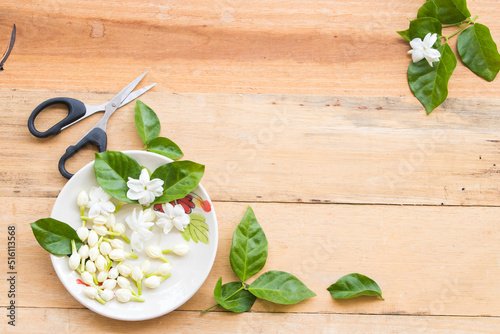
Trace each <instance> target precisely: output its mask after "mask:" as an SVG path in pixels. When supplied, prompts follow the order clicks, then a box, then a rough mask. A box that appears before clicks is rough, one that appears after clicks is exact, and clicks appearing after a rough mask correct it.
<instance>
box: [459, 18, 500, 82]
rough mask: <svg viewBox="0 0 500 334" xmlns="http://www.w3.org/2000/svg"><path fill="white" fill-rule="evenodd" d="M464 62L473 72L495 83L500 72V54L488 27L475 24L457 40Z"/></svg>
mask: <svg viewBox="0 0 500 334" xmlns="http://www.w3.org/2000/svg"><path fill="white" fill-rule="evenodd" d="M457 49H458V53H459V54H460V57H461V58H462V61H463V62H464V64H465V66H467V67H468V68H469V69H470V70H471V71H472V72H474V73H475V74H477V75H478V76H480V77H481V78H484V79H486V80H488V81H493V80H494V79H495V77H496V76H497V74H498V71H499V70H500V54H499V53H498V50H497V45H496V43H495V41H493V38H492V37H491V33H490V29H488V27H487V26H485V25H482V24H479V23H475V24H474V25H473V26H471V27H469V28H467V29H465V30H464V31H463V32H462V33H461V34H460V35H459V36H458V40H457Z"/></svg>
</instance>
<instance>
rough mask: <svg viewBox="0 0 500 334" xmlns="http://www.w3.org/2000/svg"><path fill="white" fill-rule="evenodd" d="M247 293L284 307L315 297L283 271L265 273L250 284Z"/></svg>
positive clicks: (299, 282)
mask: <svg viewBox="0 0 500 334" xmlns="http://www.w3.org/2000/svg"><path fill="white" fill-rule="evenodd" d="M248 291H250V292H251V293H252V294H253V295H254V296H256V297H257V298H261V299H265V300H267V301H270V302H273V303H276V304H286V305H288V304H296V303H298V302H301V301H303V300H304V299H307V298H311V297H314V296H316V294H315V293H314V292H312V291H311V290H309V288H308V287H307V286H306V285H305V284H304V283H302V282H301V281H300V280H299V279H298V278H297V277H295V276H293V275H292V274H289V273H287V272H284V271H268V272H265V273H264V274H262V275H261V276H259V278H257V279H256V280H255V281H254V282H253V283H252V284H250V286H249V287H248Z"/></svg>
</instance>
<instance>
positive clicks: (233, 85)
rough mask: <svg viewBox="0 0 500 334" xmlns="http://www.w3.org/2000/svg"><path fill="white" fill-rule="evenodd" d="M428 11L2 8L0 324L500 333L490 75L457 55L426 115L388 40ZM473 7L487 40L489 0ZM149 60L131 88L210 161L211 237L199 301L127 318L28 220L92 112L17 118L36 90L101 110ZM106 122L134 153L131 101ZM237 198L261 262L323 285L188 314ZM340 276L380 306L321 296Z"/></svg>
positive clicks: (307, 6) (52, 192)
mask: <svg viewBox="0 0 500 334" xmlns="http://www.w3.org/2000/svg"><path fill="white" fill-rule="evenodd" d="M422 3H423V0H397V1H378V0H365V1H347V0H316V1H306V0H288V1H280V0H268V1H259V0H248V1H237V0H214V1H201V0H185V1H167V0H163V1H162V0H147V1H143V0H120V1H117V0H110V1H95V0H94V1H89V0H82V1H78V2H75V1H69V0H47V1H43V2H42V1H34V0H24V1H19V0H3V1H2V3H1V4H0V49H2V48H4V47H6V46H7V44H8V39H9V37H10V32H11V27H12V24H13V23H15V24H16V25H17V41H16V44H15V47H14V50H13V52H12V54H11V56H10V58H9V59H8V60H7V62H6V64H5V70H4V71H3V72H0V116H1V119H2V121H1V123H0V161H1V169H0V182H1V191H0V196H1V202H2V203H3V206H2V210H0V217H1V219H0V226H1V228H0V246H1V248H2V250H3V251H2V254H3V255H2V257H1V259H2V260H1V261H2V266H1V267H2V268H3V269H2V270H1V271H0V272H1V273H2V277H3V278H2V280H1V283H0V306H1V308H2V309H3V310H4V311H3V312H2V317H1V319H2V320H1V322H0V332H2V333H118V332H119V333H127V332H141V333H163V332H173V333H226V332H227V333H500V289H499V287H498V277H499V276H500V196H499V195H500V191H499V189H500V188H499V187H500V177H499V175H500V174H499V173H500V131H499V126H500V96H499V95H498V93H499V92H500V80H499V79H497V80H496V81H494V82H492V83H488V82H486V81H484V80H482V79H480V78H478V77H476V76H475V75H474V74H472V73H471V72H470V71H469V70H468V69H467V68H466V67H465V66H464V65H463V64H462V63H460V62H459V63H458V66H457V68H456V70H455V73H454V74H453V77H452V79H451V81H450V85H449V90H450V93H449V98H448V100H447V101H446V103H445V104H444V105H443V106H442V107H440V108H438V109H436V110H435V111H434V112H433V113H432V114H431V115H430V116H426V114H425V111H424V109H423V108H422V107H421V105H420V104H419V102H418V101H417V100H416V99H415V98H414V97H413V96H412V94H411V92H410V90H409V88H408V85H407V82H406V69H407V67H408V64H409V61H410V58H409V56H408V55H407V54H406V52H407V51H408V49H409V46H408V44H407V43H406V42H404V41H403V40H402V39H401V38H400V37H399V36H398V35H397V34H396V32H395V31H396V30H403V29H406V27H407V24H408V21H407V18H410V19H413V18H415V17H416V11H417V9H418V8H419V7H420V5H421V4H422ZM468 5H469V8H470V11H471V13H472V14H473V15H475V14H479V19H478V22H481V23H483V24H485V25H487V26H489V28H490V29H491V33H492V35H493V37H494V39H496V40H497V41H500V21H499V20H498V18H499V17H500V3H499V2H498V1H497V0H469V1H468ZM452 44H453V48H454V49H455V47H454V42H452ZM144 71H148V72H149V74H148V75H147V76H146V78H145V80H144V82H143V85H146V84H149V83H153V82H156V83H157V85H156V86H155V87H154V89H153V90H152V91H151V92H148V93H147V94H145V95H144V96H142V97H141V100H142V101H144V102H145V103H146V104H148V105H149V106H151V107H152V108H153V109H154V110H155V111H156V112H157V113H158V115H159V118H160V120H161V121H162V132H161V135H162V136H165V137H169V138H171V139H172V140H174V141H175V142H177V143H178V144H179V146H180V147H181V148H182V149H183V151H184V153H185V158H186V159H190V160H194V161H197V162H201V163H204V164H205V165H206V174H205V176H204V179H203V181H202V183H203V185H204V186H205V188H206V189H207V191H208V193H209V194H210V196H211V198H212V200H213V201H214V207H215V208H216V212H217V215H218V223H219V232H220V234H219V248H218V253H217V258H216V261H215V264H214V266H213V268H212V271H211V273H210V275H209V277H208V279H207V280H206V282H205V284H204V285H203V286H202V287H201V289H200V290H199V291H198V292H197V293H196V294H195V295H194V297H193V298H191V299H190V300H189V301H188V302H187V303H186V304H184V305H183V306H182V307H180V308H179V309H178V310H176V311H174V312H172V313H170V314H167V315H165V316H162V317H160V318H157V319H153V320H149V321H143V322H136V323H129V322H120V321H115V320H110V319H107V318H104V317H102V316H99V315H96V314H94V313H93V312H92V311H89V310H87V309H86V308H84V307H82V305H81V304H80V303H79V302H77V301H76V300H75V299H74V298H73V297H71V295H70V294H69V293H68V292H67V291H66V290H65V288H64V287H63V286H62V285H61V283H60V282H59V280H58V278H57V276H56V274H55V272H54V269H53V267H52V265H51V262H50V258H49V255H48V253H46V252H45V251H44V250H43V249H42V248H41V247H40V246H39V245H38V244H37V242H36V240H35V239H34V237H33V234H32V232H31V229H30V227H29V223H31V222H33V221H35V220H37V219H39V218H44V217H48V216H49V215H50V212H51V209H52V206H53V204H54V201H55V198H56V197H57V195H58V193H59V191H60V190H61V188H62V187H63V186H64V184H65V183H66V179H64V178H63V177H62V176H61V175H60V174H59V173H58V170H57V161H58V160H59V157H60V156H61V155H62V154H63V153H64V151H65V150H66V147H67V146H68V145H70V144H73V143H75V142H76V141H77V140H78V139H79V138H80V137H81V136H82V135H83V134H84V133H85V132H86V131H87V129H88V128H90V127H91V126H92V125H93V124H94V122H95V121H96V119H98V117H99V116H95V117H91V118H89V119H86V120H85V121H82V122H80V123H79V124H78V125H75V126H74V127H72V129H70V130H67V131H64V132H62V133H61V134H60V135H58V136H56V137H53V138H49V139H45V140H40V139H37V138H35V137H33V136H32V135H31V134H30V133H29V132H28V129H27V126H26V122H27V118H28V116H29V114H30V113H31V111H32V110H33V108H34V107H35V106H36V105H38V104H39V103H40V102H41V101H43V100H45V99H48V98H51V97H55V96H69V97H74V98H78V99H81V100H82V101H85V102H86V103H89V104H100V103H102V102H104V101H107V99H109V98H111V97H112V96H114V94H116V92H117V91H119V90H121V88H122V87H123V86H124V85H125V84H127V83H128V82H130V81H131V80H132V79H133V78H135V77H136V76H138V75H139V74H141V73H143V72H144ZM141 86H142V85H141ZM61 115H62V114H61V113H60V112H59V111H57V110H53V112H51V113H50V114H49V115H47V116H45V118H44V120H42V122H41V123H40V124H42V123H43V122H46V124H50V122H53V121H55V120H56V118H57V117H61ZM42 125H43V124H42ZM42 127H43V126H42ZM107 132H108V136H109V142H108V149H109V150H134V149H140V148H141V142H140V138H139V136H138V135H137V132H136V130H135V125H134V121H133V104H130V105H127V106H125V107H123V108H121V109H120V111H119V112H117V113H116V114H114V115H113V117H112V118H111V119H110V122H109V124H108V131H107ZM93 152H94V151H93V150H92V149H91V148H89V149H86V150H84V151H82V152H80V153H79V154H78V155H77V156H76V157H75V158H74V159H73V160H71V161H70V163H69V170H70V171H72V172H75V171H77V170H78V169H79V168H80V167H82V166H84V165H85V164H86V163H88V162H89V161H90V160H91V159H92V157H93ZM248 205H251V206H252V207H253V209H254V211H255V213H256V215H257V218H258V219H259V222H260V223H261V225H262V226H263V228H264V230H265V232H266V235H267V238H268V240H269V254H270V255H269V258H268V261H267V264H266V267H265V268H264V270H271V269H275V270H284V271H288V272H291V273H293V274H294V275H296V276H297V277H299V278H300V279H301V280H302V281H303V282H304V283H305V284H306V285H307V286H308V287H310V288H311V289H312V290H313V291H315V292H316V293H317V297H314V298H311V299H308V300H306V301H304V302H302V303H299V304H296V305H292V306H282V305H274V304H271V303H267V302H262V301H258V302H257V303H256V304H255V305H254V307H253V308H252V310H251V312H248V313H244V314H232V313H229V312H226V311H224V310H223V309H220V308H216V309H214V310H212V311H211V312H208V313H206V314H204V315H201V316H200V315H199V311H200V310H202V309H204V308H206V307H208V306H210V305H212V304H213V303H214V299H213V295H212V292H213V288H214V286H215V283H216V281H217V279H218V278H219V277H220V276H222V277H223V278H224V281H230V280H234V279H235V278H236V277H235V275H234V274H233V273H232V271H231V268H230V266H229V258H228V254H229V248H230V245H231V238H232V233H233V231H234V229H235V226H236V225H237V223H238V222H239V220H240V219H241V217H242V216H243V213H244V211H245V208H246V207H247V206H248ZM7 226H16V231H17V240H16V246H17V248H16V271H17V280H16V285H15V287H16V297H15V302H16V307H17V308H16V327H12V326H9V325H8V324H7V321H8V320H9V319H8V318H7V317H6V315H7V313H8V310H6V309H5V308H6V307H7V306H8V305H9V303H10V300H11V298H8V290H9V283H8V282H7V280H6V279H7V278H8V274H7V272H8V271H9V269H8V267H7V252H6V249H7V236H8V235H7ZM352 272H359V273H362V274H365V275H368V276H370V277H371V278H373V279H374V280H376V281H377V282H378V283H379V285H380V286H381V288H382V291H383V294H384V297H385V301H381V300H378V299H373V298H358V299H354V300H349V301H335V300H333V299H332V298H331V296H330V294H329V293H328V292H327V291H326V288H327V287H328V286H329V285H330V284H331V283H333V282H335V281H336V280H337V279H338V278H340V277H341V276H343V275H345V274H348V273H352Z"/></svg>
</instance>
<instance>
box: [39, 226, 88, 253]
mask: <svg viewBox="0 0 500 334" xmlns="http://www.w3.org/2000/svg"><path fill="white" fill-rule="evenodd" d="M30 226H31V230H32V231H33V234H34V236H35V238H36V241H38V243H39V244H40V246H42V247H43V248H44V249H45V250H46V251H47V252H49V253H51V254H53V255H69V254H71V240H75V245H76V249H77V250H78V249H79V248H80V247H81V246H82V241H81V240H80V238H79V237H78V234H76V231H75V230H74V229H73V228H72V227H71V226H69V225H68V224H66V223H63V222H62V221H59V220H57V219H53V218H44V219H39V220H37V221H36V222H34V223H31V224H30Z"/></svg>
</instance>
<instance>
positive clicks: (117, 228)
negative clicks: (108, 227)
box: [113, 223, 125, 234]
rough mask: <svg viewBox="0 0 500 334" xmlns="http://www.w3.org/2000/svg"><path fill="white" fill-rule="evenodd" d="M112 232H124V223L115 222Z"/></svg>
mask: <svg viewBox="0 0 500 334" xmlns="http://www.w3.org/2000/svg"><path fill="white" fill-rule="evenodd" d="M113 232H116V233H120V234H125V225H123V224H122V223H116V224H115V225H114V226H113Z"/></svg>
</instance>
